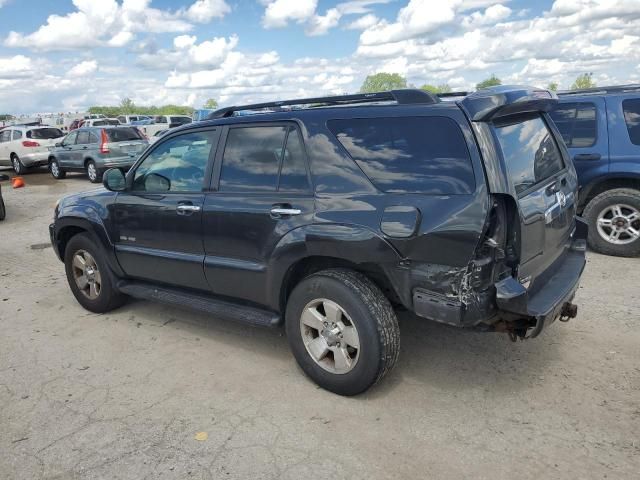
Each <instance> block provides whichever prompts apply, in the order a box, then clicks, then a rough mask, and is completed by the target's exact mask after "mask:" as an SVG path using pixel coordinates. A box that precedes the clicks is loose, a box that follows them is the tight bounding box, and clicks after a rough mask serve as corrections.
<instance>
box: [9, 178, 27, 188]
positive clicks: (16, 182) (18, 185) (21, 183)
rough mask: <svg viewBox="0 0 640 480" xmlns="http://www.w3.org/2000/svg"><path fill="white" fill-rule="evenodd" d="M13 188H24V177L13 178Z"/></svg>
mask: <svg viewBox="0 0 640 480" xmlns="http://www.w3.org/2000/svg"><path fill="white" fill-rule="evenodd" d="M11 186H12V187H13V188H22V187H24V180H23V179H22V177H13V178H12V179H11Z"/></svg>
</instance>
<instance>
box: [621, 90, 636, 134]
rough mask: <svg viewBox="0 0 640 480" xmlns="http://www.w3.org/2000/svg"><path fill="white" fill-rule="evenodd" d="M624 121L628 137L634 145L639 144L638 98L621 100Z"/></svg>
mask: <svg viewBox="0 0 640 480" xmlns="http://www.w3.org/2000/svg"><path fill="white" fill-rule="evenodd" d="M622 111H623V112H624V122H625V123H626V124H627V130H628V131H629V139H630V140H631V143H633V144H634V145H640V99H638V98H634V99H633V100H624V101H623V102H622Z"/></svg>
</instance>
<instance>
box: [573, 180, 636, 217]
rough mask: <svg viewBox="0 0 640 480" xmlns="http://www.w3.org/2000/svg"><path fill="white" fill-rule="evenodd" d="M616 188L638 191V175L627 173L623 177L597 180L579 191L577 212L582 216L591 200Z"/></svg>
mask: <svg viewBox="0 0 640 480" xmlns="http://www.w3.org/2000/svg"><path fill="white" fill-rule="evenodd" d="M616 188H630V189H634V190H638V191H640V174H637V173H628V174H625V175H624V176H623V175H615V176H608V177H604V178H599V179H597V180H595V181H593V182H591V183H590V184H588V185H585V186H584V187H582V189H581V190H580V201H579V203H578V212H579V213H580V214H582V212H583V211H584V209H585V207H586V206H587V205H588V204H589V202H590V201H591V200H593V199H594V198H595V197H597V196H598V195H600V194H601V193H603V192H606V191H607V190H613V189H616Z"/></svg>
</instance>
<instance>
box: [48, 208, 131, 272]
mask: <svg viewBox="0 0 640 480" xmlns="http://www.w3.org/2000/svg"><path fill="white" fill-rule="evenodd" d="M70 228H72V229H74V230H76V229H82V230H84V231H86V232H87V233H88V234H89V235H91V237H93V240H94V241H95V242H96V244H97V245H99V246H100V247H102V250H103V252H104V254H105V258H106V260H107V263H108V264H109V267H110V268H111V269H112V271H113V272H114V273H115V274H116V275H117V276H123V275H124V273H123V272H122V269H121V268H120V264H119V263H118V260H117V259H116V256H115V248H114V244H113V242H112V240H111V238H110V237H109V232H108V230H107V228H106V226H105V224H104V220H103V218H102V217H101V216H100V214H99V213H98V211H97V210H96V209H95V208H93V207H91V206H87V205H81V204H74V205H64V206H62V207H61V208H60V210H59V211H58V217H57V218H56V220H55V222H54V223H53V224H52V225H51V241H52V243H53V247H54V249H56V253H57V254H58V256H59V257H60V259H61V260H63V261H64V245H65V244H66V241H67V240H68V239H66V234H65V231H66V230H67V229H70Z"/></svg>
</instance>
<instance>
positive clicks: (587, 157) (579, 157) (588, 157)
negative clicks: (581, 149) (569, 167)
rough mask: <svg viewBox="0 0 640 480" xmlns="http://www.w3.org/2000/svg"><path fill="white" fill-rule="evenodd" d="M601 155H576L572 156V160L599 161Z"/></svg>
mask: <svg viewBox="0 0 640 480" xmlns="http://www.w3.org/2000/svg"><path fill="white" fill-rule="evenodd" d="M601 158H602V155H600V154H599V153H577V154H576V155H574V157H573V159H574V160H600V159H601Z"/></svg>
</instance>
